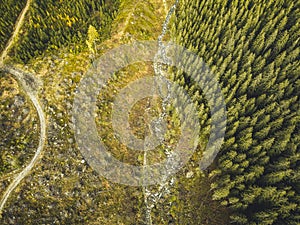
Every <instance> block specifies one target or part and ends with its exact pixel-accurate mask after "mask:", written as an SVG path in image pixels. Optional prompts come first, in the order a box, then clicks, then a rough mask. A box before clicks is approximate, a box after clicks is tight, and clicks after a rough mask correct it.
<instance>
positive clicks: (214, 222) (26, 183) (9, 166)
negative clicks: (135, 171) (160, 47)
mask: <svg viewBox="0 0 300 225" xmlns="http://www.w3.org/2000/svg"><path fill="white" fill-rule="evenodd" d="M12 2H13V3H14V4H13V3H12ZM165 2H166V3H167V4H166V5H167V6H168V7H170V6H171V4H172V3H173V1H171V0H170V1H169V0H167V1H158V0H146V1H142V0H117V1H115V0H101V1H94V0H78V1H75V0H70V1H62V0H49V1H48V0H33V3H32V5H31V6H30V9H29V13H28V14H26V18H25V22H24V25H23V27H22V29H21V30H22V31H21V33H20V34H19V36H18V39H17V41H16V43H14V46H13V48H12V50H11V51H10V57H11V61H10V62H11V63H21V64H23V66H22V67H23V69H24V70H30V71H32V72H34V73H35V74H36V76H38V77H39V79H40V80H41V81H42V84H43V85H42V87H41V89H40V90H39V91H38V97H39V101H40V102H41V105H42V106H43V110H44V111H45V115H46V117H47V145H46V146H45V149H44V151H43V157H42V159H41V160H40V161H39V162H38V164H37V165H36V166H35V167H34V169H33V170H32V171H31V174H30V175H29V176H27V177H26V178H25V179H24V180H23V181H22V183H21V184H20V185H19V186H18V188H17V189H16V190H15V191H14V192H13V193H12V194H11V196H10V197H9V199H8V201H7V203H6V205H5V207H4V210H3V213H2V217H1V216H0V224H24V225H25V224H33V225H35V224H88V225H90V224H104V225H106V224H120V225H121V224H122V225H124V224H126V225H131V224H146V218H145V214H146V213H145V212H146V209H147V207H146V204H145V202H144V195H143V190H142V188H141V187H128V186H124V185H120V184H115V183H112V182H110V181H108V180H107V179H105V178H103V177H101V176H99V174H97V173H96V172H95V171H93V169H92V168H91V167H90V166H89V165H88V164H87V163H86V161H85V160H84V159H83V157H82V155H81V153H80V151H79V149H78V148H77V144H76V140H75V139H74V133H73V126H74V125H73V123H72V104H73V99H74V94H75V93H76V87H77V86H78V84H79V82H80V80H81V79H82V78H83V77H84V74H85V72H86V71H87V69H88V68H89V66H90V64H91V60H90V58H91V55H92V58H93V59H95V58H96V57H98V56H101V54H104V53H105V52H106V51H107V50H108V49H111V48H114V47H116V46H117V45H119V44H123V43H130V42H132V41H134V40H156V39H157V37H158V35H159V34H160V33H161V28H162V22H163V20H164V18H165V11H166V9H165V5H164V4H163V3H165ZM179 2H180V3H179V5H178V7H177V10H176V15H175V16H174V17H172V20H171V21H172V22H171V24H172V25H171V26H170V30H169V31H168V33H167V35H166V38H165V39H172V40H173V41H175V42H176V43H178V44H180V45H182V46H185V47H186V48H188V49H190V50H192V51H193V52H195V53H196V54H198V55H199V56H200V57H201V58H202V60H203V62H205V63H207V65H208V66H209V67H210V69H211V71H212V72H213V74H214V75H215V76H217V78H218V80H219V83H220V86H221V88H222V92H223V94H224V97H225V101H226V105H227V117H228V119H227V127H226V136H225V142H224V144H223V146H222V149H221V151H220V153H219V154H218V156H217V158H216V160H215V162H214V164H213V165H211V166H210V167H209V168H208V169H207V170H206V171H201V170H200V169H199V164H198V162H199V160H200V159H201V156H202V151H203V149H204V147H205V145H206V142H207V137H208V135H209V131H210V123H211V120H210V110H209V107H208V106H207V101H206V99H205V97H204V94H203V90H201V89H200V87H199V85H198V84H197V82H198V81H199V80H201V78H202V76H201V75H202V74H198V76H197V77H196V80H192V79H191V77H189V76H188V75H187V74H185V73H182V72H181V71H180V70H176V69H175V68H170V70H169V71H170V79H172V80H173V81H175V82H177V83H178V84H179V85H180V86H182V87H183V88H184V89H185V90H186V91H187V92H188V94H189V95H190V96H191V99H193V100H194V103H195V105H196V107H197V109H198V111H199V114H198V115H199V122H200V125H201V132H200V134H201V137H200V144H199V147H198V149H197V151H196V152H195V153H194V154H193V156H192V157H191V160H190V161H189V163H188V164H187V165H185V166H184V168H182V170H181V171H180V172H179V173H177V174H176V175H174V176H173V177H172V179H170V180H169V181H168V182H167V183H166V186H165V188H164V189H163V190H162V191H159V190H158V189H159V187H158V186H152V187H149V188H148V190H149V191H150V192H151V194H153V196H154V194H155V193H156V194H161V195H162V196H161V197H160V198H158V201H157V203H156V204H155V206H154V207H153V209H152V211H151V215H152V221H153V224H173V225H175V224H183V225H186V224H191V225H193V224H195V225H228V224H237V225H238V224H249V225H255V224H262V225H269V224H270V225H283V224H289V225H298V224H299V222H300V217H299V215H300V212H299V190H300V183H299V158H300V157H299V149H300V148H299V143H300V132H299V128H300V124H299V121H300V100H299V96H300V82H299V76H300V71H299V68H300V57H299V52H300V50H299V49H300V48H299V40H300V39H299V38H300V33H299V26H300V25H299V24H300V21H299V6H300V3H299V2H297V1H295V0H272V1H266V0H257V1H254V0H245V1H238V0H228V1H221V0H207V1H203V0H180V1H179ZM25 3H26V2H25V1H12V0H5V1H4V4H1V5H0V12H5V13H4V16H3V17H1V18H0V43H1V46H0V50H1V48H3V47H4V46H5V43H6V42H7V40H8V38H9V36H10V34H11V32H12V29H13V26H14V23H15V21H16V19H17V16H18V14H19V13H20V11H21V10H22V7H23V6H24V5H25ZM8 12H9V13H8ZM2 43H3V44H2ZM2 45H3V46H2ZM182 63H186V64H187V65H190V64H193V63H199V62H193V61H192V60H191V59H188V60H187V61H186V62H182ZM20 67H21V66H20ZM203 72H205V71H203ZM149 75H150V76H151V75H154V71H153V65H152V64H151V63H149V62H144V63H137V64H134V65H130V66H128V67H126V68H124V69H123V70H121V71H119V72H118V73H116V74H115V75H114V76H113V78H112V79H111V80H110V81H109V82H108V83H107V85H106V86H105V88H104V89H103V90H102V92H101V93H100V94H99V96H98V102H97V111H96V113H97V117H96V118H95V121H96V124H97V126H98V127H97V128H98V134H99V136H101V138H102V140H103V141H104V143H105V144H106V145H107V146H108V148H109V150H110V152H111V153H112V155H114V156H115V157H116V158H117V159H119V160H120V161H123V162H125V163H128V164H132V165H143V159H144V158H143V157H144V154H143V153H141V152H139V151H133V150H131V149H129V148H127V147H126V146H124V144H122V143H120V141H119V140H118V138H117V137H115V136H114V134H113V129H112V125H111V121H110V120H111V109H112V103H113V101H114V98H115V97H116V95H117V94H118V92H119V91H120V90H121V89H122V88H124V87H125V86H126V85H128V84H129V83H131V82H133V81H134V80H136V79H138V78H141V77H145V76H149ZM209 85H213V84H209ZM207 88H209V86H208V87H207ZM27 101H28V100H27V97H26V93H25V91H22V90H21V88H20V87H19V86H18V84H17V82H16V80H15V79H14V78H12V77H11V76H10V75H8V74H3V73H1V74H0V126H1V129H0V138H1V140H0V186H1V187H0V191H1V195H0V197H1V196H2V193H3V191H4V190H5V188H6V187H7V186H8V185H9V183H10V182H11V180H12V179H13V176H12V175H11V173H14V171H19V170H20V169H22V166H24V165H26V164H27V163H28V161H29V160H30V159H31V158H32V156H33V154H34V151H35V148H36V146H37V141H38V138H39V132H38V131H39V129H38V124H39V123H38V118H37V114H36V113H35V109H34V108H33V106H32V105H31V103H30V102H27ZM160 103H161V99H159V98H158V99H155V98H153V99H151V98H145V99H142V100H141V101H139V102H137V103H136V104H135V105H134V107H133V108H132V111H131V112H130V115H129V120H130V125H131V128H132V132H133V133H134V134H135V135H136V136H137V137H139V138H144V137H145V134H147V132H149V130H148V127H147V121H148V122H149V118H150V119H151V118H153V117H156V116H157V115H158V114H159V113H158V112H160V111H161V107H160ZM216 104H218V102H216ZM149 108H150V109H151V110H150V113H148V114H146V113H145V112H146V109H149ZM145 115H147V116H149V118H145ZM166 118H167V125H168V128H169V131H168V132H169V133H167V134H166V140H165V142H166V143H167V142H172V144H176V141H178V140H177V139H178V136H179V135H178V133H179V132H180V131H178V126H179V124H180V123H179V121H178V116H177V115H176V113H175V112H174V110H173V109H172V108H171V107H170V108H169V110H168V114H167V117H166ZM147 119H148V120H147ZM223 125H224V124H219V127H220V128H221V127H222V126H223ZM100 127H101V129H100ZM167 144H170V143H167ZM147 154H148V155H147V160H148V162H149V163H154V162H159V161H161V160H163V159H165V158H166V154H165V152H164V146H163V145H162V146H160V147H158V148H157V149H155V150H154V151H151V152H149V153H147ZM150 202H151V201H150ZM147 225H148V224H147Z"/></svg>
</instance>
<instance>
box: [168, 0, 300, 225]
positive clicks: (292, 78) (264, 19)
mask: <svg viewBox="0 0 300 225" xmlns="http://www.w3.org/2000/svg"><path fill="white" fill-rule="evenodd" d="M299 24H300V23H299V2H295V1H263V0H261V1H251V0H247V1H212V0H211V1H200V0H194V1H185V0H182V1H181V4H180V7H179V10H178V11H177V16H176V22H175V24H174V26H173V33H174V38H175V40H176V41H177V42H178V43H180V44H181V45H184V46H186V47H188V48H189V49H192V50H194V51H195V52H197V54H198V55H199V56H200V57H202V58H203V60H204V62H206V63H207V64H208V65H209V66H210V68H211V69H212V71H213V72H214V75H215V76H217V77H218V79H219V81H220V84H221V86H222V90H223V93H224V96H225V99H226V104H227V113H228V115H227V116H228V124H227V130H226V137H225V143H224V144H223V147H222V150H221V152H220V153H219V156H218V159H217V161H216V165H214V166H213V167H212V168H211V169H213V171H212V172H211V173H210V175H209V177H210V179H211V180H212V181H213V183H212V184H211V190H212V191H213V196H212V198H213V199H214V200H218V201H220V202H221V204H222V205H224V206H227V207H228V208H229V209H230V211H231V212H232V214H231V216H230V218H231V221H232V222H234V223H235V224H278V225H281V224H295V225H296V224H299V221H300V217H299V203H300V202H299V190H300V189H299V140H300V133H299V131H300V130H299V128H300V127H299V125H300V124H299V119H300V117H299V112H300V111H299V110H300V105H299V104H300V101H299V94H300V83H299V75H300V73H299V72H300V71H299V68H300V67H299V66H300V61H299V59H300V58H299V26H300V25H299ZM199 75H200V74H199ZM200 76H201V75H200ZM174 79H175V80H177V81H178V82H179V83H180V81H181V80H182V79H184V81H185V82H183V85H184V86H185V87H186V88H187V89H188V90H194V91H193V93H194V94H197V93H198V91H199V90H198V89H199V88H198V89H197V86H196V84H195V83H192V82H189V78H188V77H186V75H184V74H180V73H178V74H176V76H175V78H174ZM199 104H203V101H200V102H199ZM204 112H205V113H204V114H202V115H201V117H202V118H209V111H204ZM201 117H200V119H201ZM207 121H208V120H207ZM203 128H205V126H203Z"/></svg>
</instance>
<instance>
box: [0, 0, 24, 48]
mask: <svg viewBox="0 0 300 225" xmlns="http://www.w3.org/2000/svg"><path fill="white" fill-rule="evenodd" d="M25 5H26V0H6V1H1V4H0V13H1V15H0V52H2V51H3V49H4V48H5V45H6V43H7V41H8V39H9V38H10V36H11V35H12V32H13V28H14V25H15V22H16V20H17V18H18V16H19V14H20V13H21V11H22V9H23V8H24V7H25Z"/></svg>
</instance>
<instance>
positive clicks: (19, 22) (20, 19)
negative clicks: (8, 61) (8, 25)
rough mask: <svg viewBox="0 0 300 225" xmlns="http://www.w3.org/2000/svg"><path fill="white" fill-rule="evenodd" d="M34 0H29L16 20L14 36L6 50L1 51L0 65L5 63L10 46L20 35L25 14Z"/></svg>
mask: <svg viewBox="0 0 300 225" xmlns="http://www.w3.org/2000/svg"><path fill="white" fill-rule="evenodd" d="M31 2H32V0H27V3H26V5H25V7H24V9H23V10H22V12H21V13H20V15H19V17H18V19H17V21H16V25H15V29H14V32H13V34H12V36H11V37H10V39H9V40H8V42H7V44H6V46H5V48H4V50H3V51H2V53H1V56H0V67H1V66H2V65H3V61H4V59H5V58H6V56H7V54H8V52H9V50H10V48H11V47H12V45H13V44H14V40H15V39H16V37H17V36H18V34H19V32H20V29H21V27H22V24H23V22H24V18H25V14H26V13H27V11H28V9H29V6H30V4H31Z"/></svg>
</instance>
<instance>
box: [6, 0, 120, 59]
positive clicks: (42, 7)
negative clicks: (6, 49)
mask: <svg viewBox="0 0 300 225" xmlns="http://www.w3.org/2000/svg"><path fill="white" fill-rule="evenodd" d="M117 6H118V1H107V2H106V1H103V0H101V1H92V0H80V1H76V0H73V1H61V0H50V1H48V0H47V1H44V0H34V1H33V3H32V6H31V8H30V10H29V16H28V19H27V21H28V22H27V23H26V24H25V25H24V27H23V29H22V33H21V35H20V38H19V42H18V44H17V45H15V47H14V49H13V50H12V52H11V56H12V57H13V58H14V59H15V60H17V61H18V62H24V63H27V62H28V61H29V60H30V59H32V58H35V57H37V56H40V55H43V54H44V53H45V52H47V51H51V50H52V51H53V50H58V49H60V48H63V47H66V48H67V51H70V52H79V51H82V49H84V48H85V40H86V39H87V36H86V34H87V30H88V27H89V25H93V26H94V27H96V28H97V29H98V30H99V33H101V40H104V39H105V38H107V37H108V36H109V34H110V25H111V22H112V20H113V18H114V15H115V14H116V10H117Z"/></svg>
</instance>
